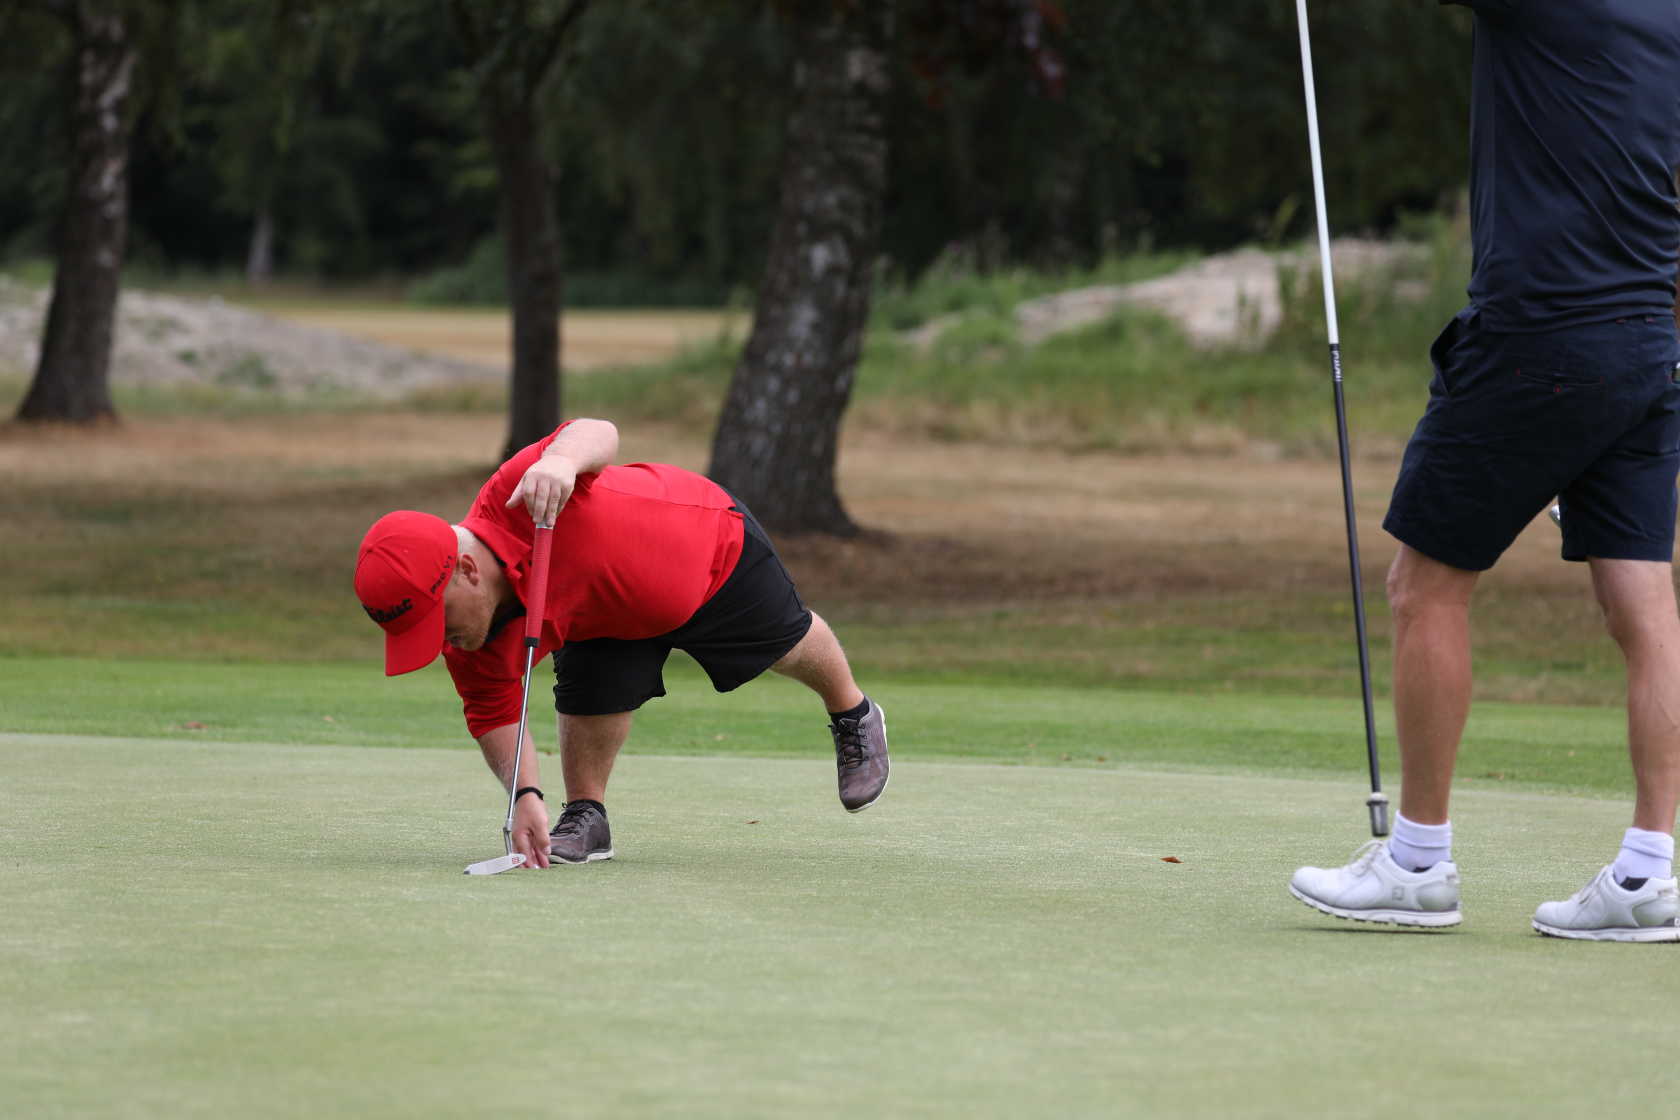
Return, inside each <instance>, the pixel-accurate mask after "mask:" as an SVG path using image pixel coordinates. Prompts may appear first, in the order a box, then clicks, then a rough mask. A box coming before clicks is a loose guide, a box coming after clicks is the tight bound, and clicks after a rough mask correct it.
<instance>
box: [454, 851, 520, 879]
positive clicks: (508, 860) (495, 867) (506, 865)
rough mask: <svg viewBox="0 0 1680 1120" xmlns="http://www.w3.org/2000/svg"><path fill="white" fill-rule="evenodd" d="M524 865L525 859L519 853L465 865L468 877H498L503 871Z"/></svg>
mask: <svg viewBox="0 0 1680 1120" xmlns="http://www.w3.org/2000/svg"><path fill="white" fill-rule="evenodd" d="M524 863H525V857H524V856H523V855H522V854H520V853H519V852H514V853H512V854H511V855H505V856H497V857H496V858H495V859H485V860H480V861H479V862H477V863H469V864H467V871H466V873H467V874H468V875H500V874H501V873H502V872H504V871H512V870H513V869H514V868H516V867H520V866H522V865H523V864H524Z"/></svg>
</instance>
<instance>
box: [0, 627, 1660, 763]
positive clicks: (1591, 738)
mask: <svg viewBox="0 0 1680 1120" xmlns="http://www.w3.org/2000/svg"><path fill="white" fill-rule="evenodd" d="M0 670H3V673H0V712H4V716H3V717H0V730H3V731H13V732H27V733H30V734H68V735H84V736H85V735H92V736H114V737H146V738H158V739H170V740H178V739H181V738H183V737H189V736H191V737H200V738H203V739H206V740H215V741H222V742H254V743H297V744H336V745H342V746H367V747H427V748H460V749H464V750H467V751H469V752H473V751H475V750H476V748H474V747H473V746H472V742H471V740H470V739H469V738H468V737H467V735H466V731H465V728H464V726H463V724H462V721H461V715H460V707H459V704H458V702H457V701H456V699H455V693H454V690H453V688H452V687H451V685H450V683H449V679H448V675H447V673H445V672H444V671H443V669H442V667H441V666H438V665H434V666H433V667H431V668H429V669H426V670H424V671H422V672H420V673H415V674H411V675H408V676H404V677H399V678H393V679H386V678H384V677H383V676H382V675H381V673H380V667H379V663H378V660H377V655H374V656H370V657H369V658H368V659H367V660H365V661H360V662H354V663H343V664H269V665H229V664H215V663H205V662H191V661H170V660H161V659H158V660H145V661H139V660H135V661H128V660H112V659H97V660H96V659H91V658H90V659H73V658H44V659H27V660H25V659H10V660H0ZM666 677H667V682H668V684H669V687H670V691H671V695H669V696H667V697H666V698H664V699H662V700H660V701H658V702H655V703H652V704H649V705H648V706H647V707H646V708H645V709H644V710H643V711H642V713H641V714H639V715H638V717H637V720H636V726H635V731H634V734H633V736H632V738H631V742H630V746H629V749H630V750H631V751H632V752H646V751H656V752H658V753H661V754H684V755H705V756H712V755H735V754H741V755H751V756H756V757H777V758H811V757H813V756H814V755H819V756H820V755H821V754H822V752H823V750H824V749H825V745H826V743H827V738H826V735H825V732H824V730H823V726H822V715H821V712H820V711H819V710H818V709H817V707H816V705H815V704H814V702H813V701H812V699H811V697H810V695H809V694H808V693H807V692H806V691H805V690H804V689H803V688H802V687H800V686H798V685H795V684H793V683H791V682H788V681H786V680H782V679H780V678H776V677H768V678H765V679H763V680H761V681H756V682H754V683H752V684H751V685H748V686H746V687H745V688H744V689H743V690H741V691H740V692H738V693H735V694H731V695H724V696H720V695H718V694H716V693H714V692H713V691H712V690H711V689H710V687H709V686H707V685H706V683H705V682H704V678H703V677H702V675H701V674H700V672H699V670H698V668H697V667H695V666H694V664H693V663H692V662H690V661H689V660H688V659H687V658H685V657H681V656H680V655H679V656H678V657H677V658H675V659H673V661H672V663H671V664H670V666H669V667H668V669H667V673H666ZM534 680H535V684H534V686H533V692H534V693H535V695H536V696H537V701H536V703H535V705H534V707H533V713H532V715H533V720H534V721H535V722H534V724H533V725H534V726H536V727H538V728H541V729H546V728H548V727H550V726H551V724H550V723H549V719H550V717H548V716H546V715H545V714H544V713H545V712H546V711H547V707H546V700H545V699H544V698H545V697H546V696H547V693H548V686H549V685H550V684H551V683H552V678H550V677H549V676H548V672H547V669H546V666H539V668H538V670H537V671H536V674H535V677H534ZM865 683H866V684H867V685H868V687H869V689H870V691H871V693H872V694H873V695H874V696H875V697H876V698H877V699H879V700H880V701H881V703H882V706H883V708H885V709H886V711H887V712H888V713H889V718H890V720H891V727H892V731H893V735H894V740H895V742H896V743H897V749H898V751H899V752H900V753H901V754H902V755H904V757H907V758H912V759H949V760H968V761H983V762H993V763H1001V764H1007V765H1020V766H1047V767H1062V768H1067V767H1072V768H1079V769H1099V770H1118V769H1125V768H1138V767H1151V768H1169V769H1173V770H1206V771H1212V772H1217V773H1243V774H1269V775H1279V774H1285V775H1315V774H1316V775H1327V774H1334V775H1339V776H1341V777H1342V778H1343V780H1345V781H1346V782H1347V783H1348V785H1349V788H1350V790H1351V789H1353V788H1354V787H1356V786H1357V785H1358V784H1359V782H1361V781H1363V780H1364V777H1363V771H1364V765H1365V764H1364V758H1365V739H1364V724H1363V716H1362V713H1361V709H1360V704H1359V701H1358V699H1357V698H1354V699H1352V700H1348V699H1345V698H1344V699H1314V698H1309V697H1293V696H1265V695H1242V694H1237V695H1224V696H1221V695H1212V694H1206V693H1203V694H1200V695H1196V696H1185V695H1183V694H1177V693H1162V692H1149V691H1132V690H1104V689H1093V688H1089V687H1086V688H1070V687H1057V686H1055V685H1052V684H1046V683H1035V684H1016V685H1014V686H1006V685H1000V684H998V683H995V682H985V683H976V682H966V683H958V682H945V683H931V682H924V681H917V680H915V679H914V678H913V677H910V676H907V675H898V674H895V675H891V676H889V677H885V678H881V679H878V680H876V681H871V680H870V678H868V677H867V676H866V677H865ZM1378 727H1379V731H1378V740H1379V743H1380V744H1381V746H1382V758H1383V764H1384V768H1385V771H1386V772H1387V773H1388V774H1389V775H1391V776H1394V775H1397V773H1398V771H1397V768H1396V765H1397V764H1396V761H1395V757H1394V753H1393V743H1394V735H1393V728H1392V722H1391V719H1390V716H1389V713H1388V712H1387V710H1386V707H1385V708H1384V709H1382V710H1380V711H1379V724H1378ZM552 737H553V736H552V732H551V731H547V730H545V731H544V733H543V735H542V737H541V738H540V740H539V742H541V743H542V744H543V745H544V749H545V750H550V749H552V747H553V743H552V741H551V740H552ZM1460 770H1461V774H1462V776H1463V777H1464V778H1465V780H1466V781H1467V782H1468V783H1470V784H1471V785H1475V784H1478V783H1480V784H1487V785H1496V786H1505V787H1519V788H1523V789H1533V790H1543V791H1553V792H1584V793H1589V794H1620V793H1622V792H1623V791H1625V790H1627V789H1628V788H1629V784H1630V777H1629V774H1628V767H1627V760H1626V752H1625V747H1624V746H1623V724H1622V717H1621V715H1620V713H1619V712H1618V711H1616V710H1615V709H1610V708H1603V707H1568V706H1564V705H1545V706H1539V705H1523V704H1497V703H1489V704H1480V705H1477V707H1476V708H1475V710H1474V712H1473V713H1472V715H1471V721H1470V726H1469V730H1468V732H1467V734H1466V737H1465V747H1464V756H1463V760H1462V764H1461V767H1460Z"/></svg>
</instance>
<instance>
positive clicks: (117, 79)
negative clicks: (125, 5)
mask: <svg viewBox="0 0 1680 1120" xmlns="http://www.w3.org/2000/svg"><path fill="white" fill-rule="evenodd" d="M63 11H64V14H65V16H66V18H67V19H68V20H69V22H70V24H71V29H72V33H73V34H74V36H75V43H76V46H75V68H76V72H75V105H74V108H73V110H72V115H71V127H72V129H73V139H72V156H71V168H70V177H69V183H68V188H67V191H66V195H65V202H64V215H63V219H62V222H61V224H60V228H59V233H58V239H59V241H58V263H57V267H56V268H55V269H54V271H53V289H52V299H51V302H50V303H49V304H48V306H47V321H46V327H45V330H44V331H43V332H42V337H41V355H40V360H39V361H38V362H37V364H36V366H35V377H34V380H33V381H32V382H31V383H30V386H29V392H28V393H27V394H26V395H25V396H24V398H23V403H22V404H21V405H19V406H18V412H17V418H18V419H19V420H28V421H69V422H72V423H83V424H86V423H92V422H95V421H98V420H103V419H109V418H111V417H113V416H115V414H116V413H115V410H114V409H113V408H112V406H111V378H110V374H111V347H112V343H113V341H114V336H115V328H116V314H117V293H118V288H119V285H120V281H121V273H122V261H123V251H124V247H125V244H126V241H127V237H128V151H129V137H130V135H131V134H132V132H133V126H134V121H133V112H132V109H131V106H130V98H131V94H132V88H133V82H134V70H135V65H136V60H137V59H138V56H139V48H138V46H137V44H136V43H135V41H134V34H133V28H132V26H131V25H130V23H129V21H128V19H127V18H126V14H125V12H124V11H123V10H122V8H121V7H120V6H119V5H115V4H109V3H104V2H102V0H77V2H76V3H73V4H66V5H64V6H63Z"/></svg>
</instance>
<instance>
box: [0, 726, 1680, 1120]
mask: <svg viewBox="0 0 1680 1120" xmlns="http://www.w3.org/2000/svg"><path fill="white" fill-rule="evenodd" d="M0 758H3V760H4V761H3V767H4V770H3V772H4V773H5V775H6V778H5V781H4V783H3V785H0V852H3V854H4V883H5V887H4V898H3V905H0V947H3V951H4V958H5V961H6V967H5V969H4V970H3V972H0V1041H3V1043H4V1045H3V1047H0V1100H3V1101H5V1102H7V1104H6V1108H5V1111H6V1112H7V1113H9V1114H11V1115H19V1116H23V1115H29V1116H36V1115H53V1114H74V1115H152V1116H155V1115H172V1116H197V1115H218V1116H220V1115H227V1114H230V1113H234V1112H237V1113H239V1114H244V1115H294V1116H295V1115H314V1116H339V1115H344V1116H404V1117H412V1116H414V1115H463V1114H475V1115H482V1114H488V1113H491V1112H499V1111H502V1110H507V1111H519V1110H533V1111H535V1112H537V1113H539V1114H546V1113H554V1112H559V1111H562V1110H571V1109H574V1108H575V1109H580V1110H586V1111H589V1112H594V1113H598V1114H604V1115H637V1114H653V1113H659V1114H680V1115H699V1114H711V1115H728V1116H784V1115H795V1114H798V1115H807V1114H809V1115H821V1114H838V1113H841V1112H846V1113H859V1114H890V1115H895V1116H935V1115H939V1116H946V1115H965V1116H969V1115H1020V1114H1023V1113H1029V1114H1038V1115H1055V1114H1082V1115H1091V1114H1104V1115H1127V1114H1131V1115H1139V1116H1159V1115H1214V1114H1220V1115H1243V1116H1268V1115H1278V1116H1283V1115H1288V1116H1298V1115H1303V1114H1306V1115H1312V1114H1321V1115H1331V1114H1334V1115H1338V1116H1364V1115H1371V1116H1375V1115H1379V1114H1382V1115H1392V1114H1395V1113H1397V1112H1398V1113H1404V1112H1407V1111H1412V1110H1420V1109H1422V1110H1428V1111H1430V1112H1433V1113H1437V1114H1442V1115H1473V1114H1490V1115H1492V1114H1499V1115H1513V1114H1520V1113H1523V1112H1536V1113H1544V1114H1553V1115H1562V1114H1569V1113H1572V1112H1577V1111H1581V1110H1585V1109H1591V1108H1598V1109H1602V1108H1605V1107H1606V1106H1608V1105H1610V1104H1611V1103H1612V1102H1613V1103H1614V1106H1615V1107H1616V1109H1617V1111H1618V1112H1619V1113H1627V1114H1642V1113H1651V1114H1662V1113H1666V1111H1667V1110H1668V1109H1669V1108H1670V1107H1672V1097H1673V1093H1674V1092H1675V1090H1676V1088H1680V1075H1677V1074H1675V1073H1674V1072H1673V1065H1672V1063H1671V1062H1670V1061H1669V1060H1668V1057H1667V1055H1666V1049H1665V1048H1663V1047H1662V1046H1660V1045H1659V1043H1660V1039H1661V1038H1662V1037H1664V1035H1665V1028H1664V1023H1665V1022H1666V1016H1667V1015H1668V1014H1669V1013H1670V1012H1671V1008H1672V1006H1673V1004H1674V1000H1675V997H1676V996H1677V995H1680V980H1676V979H1675V975H1676V969H1677V967H1680V959H1677V957H1676V954H1675V951H1674V950H1672V949H1670V948H1667V947H1664V946H1622V945H1584V944H1573V943H1564V942H1557V941H1551V940H1546V939H1542V938H1539V937H1536V936H1535V935H1533V934H1532V933H1531V932H1530V931H1529V928H1528V917H1529V914H1530V912H1531V910H1532V907H1533V905H1534V903H1535V902H1537V901H1539V900H1541V899H1544V898H1549V897H1561V896H1562V895H1564V894H1567V893H1568V892H1569V891H1571V890H1573V889H1574V888H1575V887H1576V886H1578V885H1580V883H1581V882H1584V881H1585V879H1586V878H1587V876H1588V875H1590V874H1591V873H1592V871H1593V870H1595V869H1596V867H1597V866H1598V865H1599V863H1600V862H1601V861H1602V860H1603V859H1604V858H1605V857H1606V855H1607V845H1611V844H1613V843H1614V841H1615V838H1616V837H1617V836H1618V835H1619V832H1620V829H1621V828H1622V827H1623V824H1624V823H1625V817H1626V810H1625V808H1624V807H1623V806H1622V805H1620V804H1617V803H1614V802H1610V801H1604V800H1594V799H1586V798H1563V797H1554V796H1544V795H1538V794H1532V793H1510V792H1503V791H1486V790H1472V791H1469V792H1466V793H1465V794H1463V795H1462V796H1461V797H1460V800H1459V802H1458V805H1457V808H1456V820H1457V823H1458V826H1459V831H1460V836H1461V842H1460V845H1459V850H1458V855H1459V859H1460V863H1461V865H1462V866H1463V868H1464V872H1465V878H1466V897H1465V905H1466V915H1467V921H1466V924H1465V926H1463V927H1461V929H1460V930H1459V931H1457V932H1452V933H1439V934H1419V933H1390V932H1384V931H1382V930H1379V929H1375V928H1371V927H1354V926H1350V925H1347V924H1344V923H1338V922H1335V921H1333V920H1331V919H1327V918H1320V917H1319V916H1317V915H1315V914H1313V913H1311V912H1310V911H1308V910H1306V909H1305V908H1304V907H1302V906H1300V905H1299V904H1298V903H1296V902H1294V901H1293V900H1292V899H1290V898H1289V897H1288V896H1287V895H1286V894H1285V892H1284V882H1285V880H1286V879H1287V876H1288V873H1289V871H1290V869H1291V868H1293V867H1294V866H1295V865H1296V864H1297V863H1300V862H1304V861H1309V860H1310V861H1316V862H1338V861H1339V860H1340V859H1341V858H1343V857H1345V856H1346V855H1347V854H1348V853H1349V851H1351V849H1352V848H1353V847H1355V846H1356V845H1357V844H1358V843H1359V841H1360V840H1361V839H1362V836H1361V831H1362V829H1363V827H1364V809H1363V806H1362V805H1361V799H1360V796H1359V791H1358V788H1357V785H1356V784H1355V785H1352V786H1350V785H1348V784H1345V783H1333V782H1326V781H1322V780H1312V779H1269V778H1241V779H1238V778H1227V777H1222V776H1219V775H1217V774H1209V773H1206V772H1198V773H1170V772H1161V771H1159V770H1147V771H1146V770H1130V769H1125V768H1122V769H1118V770H1115V769H1104V770H1066V769H1048V768H1016V767H998V766H990V765H978V764H962V763H951V764H936V763H920V764H918V763H917V762H915V761H914V760H913V759H911V760H903V761H901V762H900V763H899V765H898V768H897V769H896V770H895V772H894V777H893V782H892V787H891V788H890V789H889V791H888V793H887V795H886V797H885V798H884V799H883V800H882V802H881V803H880V804H879V805H877V806H875V807H874V808H872V809H871V810H870V811H869V812H867V813H863V814H860V815H858V816H849V815H847V814H846V813H844V812H843V811H841V809H840V808H839V806H838V804H837V802H836V801H835V799H834V795H833V791H832V788H831V787H832V769H831V765H830V764H825V763H823V762H820V761H810V762H804V761H790V760H755V759H740V758H731V759H708V758H666V757H654V756H635V757H627V758H625V759H624V760H623V762H622V763H621V764H620V772H619V774H618V775H617V777H616V778H615V785H614V791H613V792H614V799H613V805H612V811H613V824H614V832H615V836H614V839H615V842H616V845H617V848H618V852H619V858H618V859H616V860H615V861H613V862H611V863H606V864H596V865H593V866H590V867H585V868H562V869H557V870H553V871H548V872H514V873H510V874H507V875H501V876H496V877H493V878H488V879H469V878H467V877H465V876H463V875H461V873H460V872H461V868H462V866H464V865H465V864H466V863H468V862H469V861H472V860H476V859H482V858H484V857H486V856H489V855H494V854H496V853H497V852H498V851H499V850H500V845H501V836H500V817H501V812H502V809H501V806H502V804H503V802H501V801H500V799H499V797H498V795H497V792H496V790H495V787H494V785H493V783H492V782H491V781H490V780H489V778H488V776H487V775H486V774H485V773H484V772H483V769H482V766H481V764H480V763H479V762H478V761H477V759H476V757H474V756H473V755H472V754H469V753H467V752H455V751H436V750H403V749H389V750H365V749H356V748H345V747H299V746H278V747H271V746H263V745H254V744H240V745H228V744H218V743H206V742H193V743H190V744H184V743H175V742H169V741H159V740H149V741H139V740H121V739H88V738H78V737H70V736H41V735H0ZM1166 857H1173V858H1175V859H1177V860H1180V861H1181V862H1177V863H1168V862H1164V859H1165V858H1166Z"/></svg>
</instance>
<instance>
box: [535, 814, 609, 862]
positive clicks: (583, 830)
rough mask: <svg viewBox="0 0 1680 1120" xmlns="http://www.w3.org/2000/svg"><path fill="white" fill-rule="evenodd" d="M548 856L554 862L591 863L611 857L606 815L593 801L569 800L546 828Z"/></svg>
mask: <svg viewBox="0 0 1680 1120" xmlns="http://www.w3.org/2000/svg"><path fill="white" fill-rule="evenodd" d="M548 858H549V859H551V860H553V861H554V862H555V863H594V862H595V861H596V860H599V859H611V858H613V847H612V829H611V828H609V827H607V814H606V812H605V811H604V810H603V809H601V808H600V807H599V806H597V805H596V804H595V803H594V802H593V801H572V802H568V803H567V804H566V807H565V808H564V809H562V810H561V812H560V820H559V821H558V822H557V823H556V824H555V825H554V827H553V828H551V829H549V830H548Z"/></svg>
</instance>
